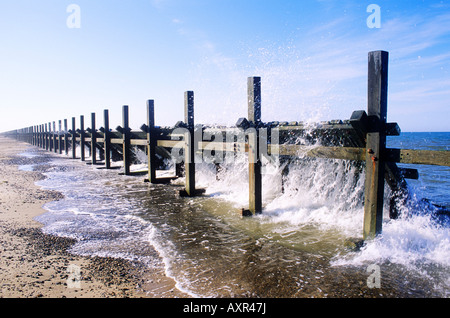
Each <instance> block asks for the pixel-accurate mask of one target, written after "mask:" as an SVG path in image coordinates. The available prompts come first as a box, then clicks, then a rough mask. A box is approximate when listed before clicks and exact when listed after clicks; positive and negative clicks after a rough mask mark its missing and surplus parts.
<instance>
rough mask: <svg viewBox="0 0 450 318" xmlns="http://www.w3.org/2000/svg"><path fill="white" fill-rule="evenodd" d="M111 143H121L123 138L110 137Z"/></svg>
mask: <svg viewBox="0 0 450 318" xmlns="http://www.w3.org/2000/svg"><path fill="white" fill-rule="evenodd" d="M110 142H111V144H118V145H123V138H111V139H110Z"/></svg>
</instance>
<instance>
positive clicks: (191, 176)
mask: <svg viewBox="0 0 450 318" xmlns="http://www.w3.org/2000/svg"><path fill="white" fill-rule="evenodd" d="M184 122H185V124H186V125H187V129H188V131H189V133H188V134H186V136H185V143H186V146H185V148H184V165H185V174H186V193H187V195H188V196H194V195H195V145H194V92H193V91H187V92H185V93H184Z"/></svg>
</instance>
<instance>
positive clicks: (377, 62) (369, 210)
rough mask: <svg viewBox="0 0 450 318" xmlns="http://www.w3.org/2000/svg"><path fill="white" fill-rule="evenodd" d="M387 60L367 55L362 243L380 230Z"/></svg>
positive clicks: (381, 53) (384, 56) (383, 54)
mask: <svg viewBox="0 0 450 318" xmlns="http://www.w3.org/2000/svg"><path fill="white" fill-rule="evenodd" d="M388 58H389V54H388V53H387V52H384V51H376V52H370V53H369V63H368V64H369V65H368V69H369V70H368V74H369V75H368V106H367V115H368V118H369V122H370V125H371V126H372V127H371V129H370V132H368V133H367V135H366V149H367V151H366V154H365V156H366V160H365V161H366V176H365V178H366V179H365V183H364V227H363V239H364V240H367V239H371V238H374V237H375V236H376V235H378V234H380V233H381V230H382V221H383V195H384V174H385V165H384V162H382V161H381V154H382V153H383V152H384V150H385V148H386V135H385V133H384V127H385V124H386V117H387V89H388V85H387V84H388Z"/></svg>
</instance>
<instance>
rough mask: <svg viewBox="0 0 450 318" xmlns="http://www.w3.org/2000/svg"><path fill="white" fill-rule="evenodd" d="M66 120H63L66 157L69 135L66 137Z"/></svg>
mask: <svg viewBox="0 0 450 318" xmlns="http://www.w3.org/2000/svg"><path fill="white" fill-rule="evenodd" d="M67 130H68V126H67V119H64V151H65V153H66V156H67V155H68V154H69V135H68V132H67Z"/></svg>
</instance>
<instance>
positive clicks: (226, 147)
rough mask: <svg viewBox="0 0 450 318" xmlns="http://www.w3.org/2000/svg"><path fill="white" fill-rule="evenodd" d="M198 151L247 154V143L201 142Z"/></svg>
mask: <svg viewBox="0 0 450 318" xmlns="http://www.w3.org/2000/svg"><path fill="white" fill-rule="evenodd" d="M158 145H159V144H158ZM198 149H199V150H204V149H215V150H216V151H223V152H248V149H249V147H248V143H245V142H220V141H201V142H199V143H198Z"/></svg>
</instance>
